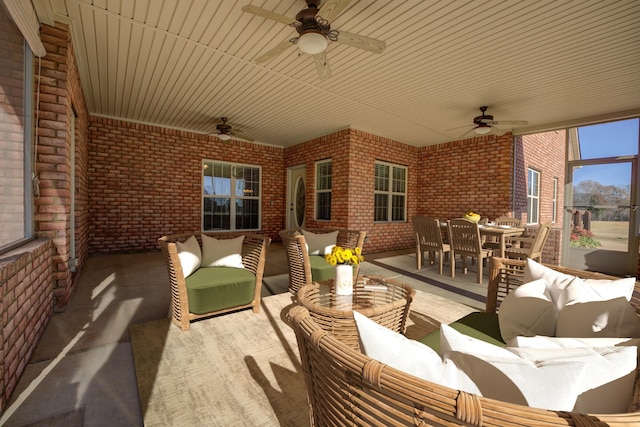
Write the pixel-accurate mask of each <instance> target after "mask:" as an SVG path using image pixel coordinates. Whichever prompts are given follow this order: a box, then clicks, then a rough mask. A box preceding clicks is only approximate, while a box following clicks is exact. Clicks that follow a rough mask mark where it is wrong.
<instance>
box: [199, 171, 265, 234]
mask: <svg viewBox="0 0 640 427" xmlns="http://www.w3.org/2000/svg"><path fill="white" fill-rule="evenodd" d="M261 175H262V170H261V168H260V167H259V166H250V165H242V164H235V163H223V162H216V161H212V160H205V161H203V163H202V197H203V200H202V229H203V230H204V231H222V230H230V231H233V230H259V229H260V206H261V205H262V203H261V195H260V180H261Z"/></svg>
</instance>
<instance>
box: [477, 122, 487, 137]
mask: <svg viewBox="0 0 640 427" xmlns="http://www.w3.org/2000/svg"><path fill="white" fill-rule="evenodd" d="M474 131H475V133H477V134H478V135H486V134H488V133H489V132H491V126H489V125H486V124H484V123H483V124H480V125H478V127H476V128H475V129H474Z"/></svg>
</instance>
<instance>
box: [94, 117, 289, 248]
mask: <svg viewBox="0 0 640 427" xmlns="http://www.w3.org/2000/svg"><path fill="white" fill-rule="evenodd" d="M89 133H90V135H89V142H88V145H89V159H91V161H90V166H89V188H90V192H91V193H90V200H89V210H90V218H91V224H90V242H89V249H90V252H92V253H117V252H135V251H148V250H157V249H158V243H157V239H158V238H159V237H161V236H163V235H166V234H173V233H188V232H193V231H199V230H200V229H201V206H202V184H201V183H202V160H203V159H210V160H221V161H227V162H234V163H235V162H237V163H244V164H251V165H258V166H262V230H261V232H262V233H263V234H265V235H267V236H269V237H271V238H275V237H276V236H277V232H278V231H279V230H281V229H282V228H283V226H284V220H283V218H282V213H283V212H284V174H283V168H282V164H283V149H282V148H277V147H271V146H265V145H259V144H251V143H248V142H242V141H237V140H230V141H228V142H223V141H220V140H218V138H216V137H214V136H208V135H201V134H196V133H191V132H183V131H177V130H171V129H166V128H160V127H155V126H150V125H143V124H138V123H131V122H125V121H119V120H114V119H108V118H102V117H91V123H90V126H89Z"/></svg>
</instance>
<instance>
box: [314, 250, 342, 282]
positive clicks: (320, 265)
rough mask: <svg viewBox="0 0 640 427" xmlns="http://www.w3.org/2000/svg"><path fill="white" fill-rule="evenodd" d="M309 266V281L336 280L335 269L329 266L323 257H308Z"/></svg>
mask: <svg viewBox="0 0 640 427" xmlns="http://www.w3.org/2000/svg"><path fill="white" fill-rule="evenodd" d="M309 263H310V264H311V280H313V281H314V282H324V281H325V280H329V279H335V278H336V267H335V266H333V265H331V264H329V263H328V262H327V261H326V260H325V259H324V255H309Z"/></svg>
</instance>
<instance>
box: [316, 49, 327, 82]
mask: <svg viewBox="0 0 640 427" xmlns="http://www.w3.org/2000/svg"><path fill="white" fill-rule="evenodd" d="M313 60H314V61H315V63H316V70H318V75H319V76H320V78H321V79H322V80H327V79H328V78H329V77H331V68H329V63H328V62H327V52H326V51H325V52H321V53H318V54H317V55H313Z"/></svg>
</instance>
